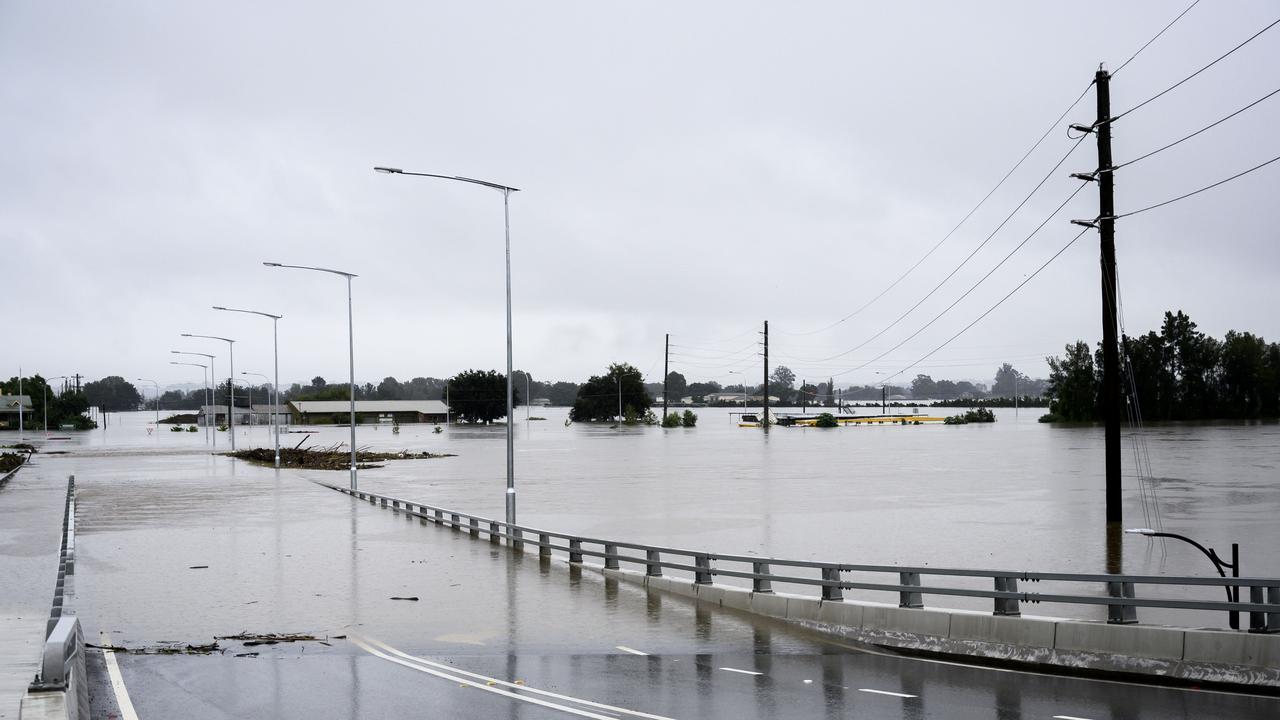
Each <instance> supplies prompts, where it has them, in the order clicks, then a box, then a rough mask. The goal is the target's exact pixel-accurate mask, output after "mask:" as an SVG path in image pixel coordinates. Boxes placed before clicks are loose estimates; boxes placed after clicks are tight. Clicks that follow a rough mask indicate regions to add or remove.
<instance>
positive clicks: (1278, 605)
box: [319, 483, 1280, 633]
mask: <svg viewBox="0 0 1280 720" xmlns="http://www.w3.org/2000/svg"><path fill="white" fill-rule="evenodd" d="M319 484H321V485H323V486H325V487H328V488H330V489H333V490H337V491H338V492H341V493H344V494H347V495H350V496H352V497H354V498H357V499H359V500H365V501H368V502H370V503H373V504H380V505H381V506H382V507H388V508H391V509H394V510H398V511H400V512H404V513H406V514H409V515H413V516H416V517H419V518H422V519H424V520H427V521H430V522H434V523H436V524H439V525H441V526H444V527H449V528H452V529H454V530H458V531H465V532H468V533H469V534H471V535H472V536H473V537H487V538H488V539H489V541H490V542H493V543H500V542H501V541H502V540H504V539H505V540H507V541H508V542H509V543H510V544H511V545H512V546H513V547H514V548H516V549H521V550H523V548H524V546H525V545H526V544H527V545H531V546H536V547H537V548H538V554H539V555H540V556H542V557H553V556H554V553H557V552H558V553H561V554H562V555H563V556H567V559H568V561H569V562H570V563H582V562H583V561H584V560H585V559H586V558H596V559H599V560H600V561H601V562H602V564H603V565H604V567H605V568H606V569H621V568H622V565H623V564H624V563H625V564H627V565H629V566H638V567H642V568H643V569H644V573H645V574H646V575H648V576H650V577H662V576H663V574H664V571H668V570H670V571H678V572H683V573H688V574H691V575H692V576H693V583H694V584H695V585H710V584H711V583H712V582H713V580H714V578H716V577H724V578H739V579H743V580H749V581H750V582H751V589H752V591H753V592H757V593H772V592H774V585H775V584H778V585H783V584H787V585H797V586H809V587H814V588H817V589H818V592H820V593H821V597H822V599H823V600H831V601H838V600H843V599H844V591H845V590H859V591H869V592H883V593H890V594H893V595H896V596H897V601H898V606H899V607H904V608H923V607H924V597H925V596H927V595H934V596H952V597H970V598H986V599H989V600H991V601H992V614H993V615H997V616H1006V617H1017V616H1019V615H1021V608H1022V605H1023V604H1035V603H1057V604H1063V605H1082V606H1099V605H1105V606H1106V607H1107V622H1109V623H1112V624H1132V623H1137V622H1138V612H1137V611H1138V608H1140V607H1145V608H1163V609H1168V610H1185V611H1222V612H1228V613H1248V614H1249V631H1250V632H1256V633H1274V632H1280V578H1266V577H1228V578H1222V577H1195V576H1175V575H1123V574H1101V573H1061V572H1032V571H1026V570H1007V569H969V568H945V567H927V566H902V565H869V564H852V563H835V562H817V561H811V560H791V559H784V558H769V557H757V556H753V555H732V554H724V553H715V552H709V551H704V550H691V549H687V548H677V547H668V546H663V545H649V544H645V543H634V542H626V541H622V540H612V539H607V538H597V537H590V536H586V535H577V534H574V533H565V532H558V531H553V530H546V529H542V528H534V527H529V526H525V525H518V524H508V523H506V522H505V521H502V520H497V519H494V518H489V517H485V516H482V515H475V514H472V513H465V512H462V511H459V510H453V509H449V508H444V507H437V506H435V505H428V504H425V503H420V502H417V501H412V500H405V499H403V498H397V497H392V496H389V495H381V494H378V493H371V492H366V491H363V490H351V489H350V488H345V487H341V486H339V485H332V484H329V483H319ZM855 574H857V575H860V576H861V575H868V574H870V575H890V576H894V575H896V576H897V577H896V582H885V581H883V579H882V581H880V582H868V581H864V580H863V579H851V578H850V577H849V576H850V575H855ZM926 578H928V579H929V580H930V582H929V583H927V584H926V583H925V582H924V580H925V579H926ZM940 578H966V579H972V580H970V581H969V582H968V583H965V582H949V581H948V580H945V579H942V580H940ZM983 580H985V581H986V583H987V584H988V587H989V588H990V589H985V588H981V587H964V586H962V585H965V584H968V585H974V584H975V583H980V581H983ZM1039 582H1053V583H1055V584H1059V583H1062V584H1067V585H1068V586H1070V587H1075V586H1077V584H1078V585H1083V586H1085V587H1086V588H1091V589H1093V590H1094V591H1095V592H1096V593H1097V594H1084V593H1081V592H1049V593H1041V592H1029V591H1027V589H1026V584H1028V583H1039ZM1020 583H1021V584H1022V585H1020ZM1148 585H1150V586H1164V587H1166V588H1174V589H1181V590H1182V591H1184V592H1186V591H1190V590H1193V589H1197V588H1205V587H1212V586H1217V587H1219V588H1224V587H1225V588H1227V589H1228V593H1227V595H1228V597H1240V596H1247V597H1248V601H1243V600H1242V601H1233V600H1209V599H1203V598H1168V597H1153V596H1144V597H1139V596H1138V594H1137V591H1136V590H1137V588H1138V587H1139V586H1148ZM1232 588H1240V589H1241V592H1239V593H1237V594H1234V595H1233V594H1232V592H1231V589H1232ZM1245 589H1247V593H1246V592H1244V591H1245Z"/></svg>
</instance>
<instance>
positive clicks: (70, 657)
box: [28, 475, 89, 718]
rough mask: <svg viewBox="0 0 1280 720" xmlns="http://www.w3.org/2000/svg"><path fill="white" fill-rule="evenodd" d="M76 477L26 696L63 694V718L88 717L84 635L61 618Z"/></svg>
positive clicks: (75, 621)
mask: <svg viewBox="0 0 1280 720" xmlns="http://www.w3.org/2000/svg"><path fill="white" fill-rule="evenodd" d="M75 533H76V476H75V475H71V476H68V478H67V499H66V509H65V511H64V514H63V518H62V546H61V548H60V550H59V553H58V581H57V584H56V585H55V586H54V590H53V605H52V607H51V609H50V611H49V621H48V624H47V625H46V630H45V641H44V651H43V654H42V655H41V660H40V674H39V675H38V676H36V679H35V682H33V683H31V685H30V687H29V688H28V690H29V693H32V692H34V693H44V692H66V694H67V705H66V706H65V707H66V708H67V715H66V716H67V717H69V718H88V717H89V683H88V677H87V675H86V671H85V644H84V631H83V629H82V628H81V626H80V619H79V618H77V617H75V616H74V615H63V601H64V598H65V596H66V588H67V579H68V577H69V576H71V575H74V574H75V556H76V540H75V537H76V536H75Z"/></svg>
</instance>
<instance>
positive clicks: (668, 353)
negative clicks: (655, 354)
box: [662, 333, 671, 420]
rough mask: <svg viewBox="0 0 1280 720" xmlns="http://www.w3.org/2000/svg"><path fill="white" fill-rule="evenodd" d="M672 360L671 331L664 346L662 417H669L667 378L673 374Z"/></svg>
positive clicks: (664, 418)
mask: <svg viewBox="0 0 1280 720" xmlns="http://www.w3.org/2000/svg"><path fill="white" fill-rule="evenodd" d="M670 362H671V333H667V339H666V342H665V344H664V345H663V347H662V419H663V420H666V419H667V378H668V376H669V375H671V370H670V366H669V363H670Z"/></svg>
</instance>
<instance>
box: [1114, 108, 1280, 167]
mask: <svg viewBox="0 0 1280 720" xmlns="http://www.w3.org/2000/svg"><path fill="white" fill-rule="evenodd" d="M1277 93H1280V88H1276V89H1275V90H1272V91H1271V92H1269V93H1267V94H1266V95H1263V96H1262V97H1260V98H1258V99H1257V100H1254V101H1253V102H1251V103H1249V104H1248V105H1245V106H1244V107H1242V108H1240V109H1239V110H1236V111H1235V112H1233V113H1231V114H1230V115H1227V116H1226V117H1224V118H1221V119H1219V120H1215V121H1213V122H1212V123H1209V124H1208V125H1205V126H1204V127H1202V128H1200V129H1199V130H1197V131H1195V132H1193V133H1191V134H1190V135H1186V136H1183V137H1181V138H1179V139H1177V140H1174V141H1173V142H1171V143H1169V144H1168V145H1165V146H1164V147H1161V148H1156V149H1155V150H1152V151H1151V152H1149V153H1147V154H1145V155H1139V156H1138V157H1136V158H1134V159H1132V160H1129V161H1126V162H1123V163H1120V164H1119V165H1116V166H1114V167H1113V168H1111V171H1112V172H1115V171H1116V170H1119V169H1120V168H1123V167H1128V166H1130V165H1132V164H1134V163H1136V162H1140V161H1142V160H1146V159H1147V158H1149V157H1151V156H1152V155H1155V154H1157V153H1162V152H1164V151H1165V150H1168V149H1169V148H1171V147H1173V146H1175V145H1178V144H1181V143H1183V142H1185V141H1187V140H1190V139H1191V138H1193V137H1195V136H1197V135H1199V134H1200V133H1203V132H1205V131H1206V130H1211V129H1213V128H1215V127H1217V126H1219V125H1221V124H1222V123H1224V122H1226V121H1228V120H1230V119H1231V118H1233V117H1235V116H1237V115H1239V114H1240V113H1242V112H1244V111H1246V110H1248V109H1250V108H1252V107H1253V106H1255V105H1257V104H1259V103H1261V102H1262V101H1264V100H1267V99H1268V98H1270V97H1271V96H1273V95H1276V94H1277Z"/></svg>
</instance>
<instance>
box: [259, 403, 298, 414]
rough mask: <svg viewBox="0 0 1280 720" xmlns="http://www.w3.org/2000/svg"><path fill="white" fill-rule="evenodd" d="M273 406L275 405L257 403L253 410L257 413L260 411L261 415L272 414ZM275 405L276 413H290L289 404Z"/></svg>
mask: <svg viewBox="0 0 1280 720" xmlns="http://www.w3.org/2000/svg"><path fill="white" fill-rule="evenodd" d="M272 407H273V406H271V405H257V404H255V405H253V411H254V412H255V413H258V414H259V415H262V414H270V413H271V411H272V410H271V408H272ZM274 407H275V412H276V414H277V415H280V414H285V413H288V412H289V406H288V405H276V406H274Z"/></svg>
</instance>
